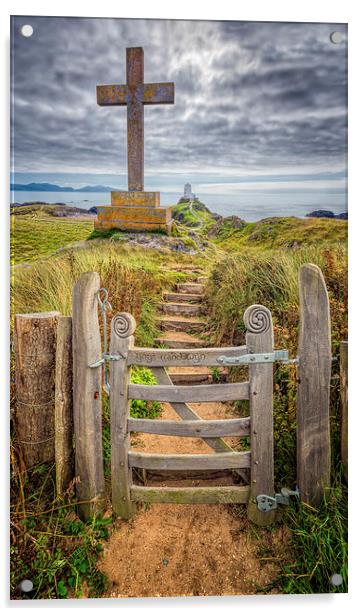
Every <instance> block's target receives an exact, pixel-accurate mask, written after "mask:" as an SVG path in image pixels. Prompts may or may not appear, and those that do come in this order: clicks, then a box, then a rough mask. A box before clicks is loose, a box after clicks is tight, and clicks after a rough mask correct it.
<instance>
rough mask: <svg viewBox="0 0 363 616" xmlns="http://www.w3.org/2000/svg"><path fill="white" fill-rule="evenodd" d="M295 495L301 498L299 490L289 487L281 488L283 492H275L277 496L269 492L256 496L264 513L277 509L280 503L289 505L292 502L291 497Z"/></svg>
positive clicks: (258, 504)
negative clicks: (268, 493)
mask: <svg viewBox="0 0 363 616" xmlns="http://www.w3.org/2000/svg"><path fill="white" fill-rule="evenodd" d="M292 496H294V497H296V498H299V496H300V494H299V490H298V488H296V490H289V488H281V492H279V493H278V494H275V496H274V497H273V496H268V495H267V494H259V495H258V496H256V502H257V509H258V510H259V511H262V512H263V513H267V512H268V511H273V510H274V509H277V507H278V506H279V505H282V506H287V505H289V503H290V498H291V497H292Z"/></svg>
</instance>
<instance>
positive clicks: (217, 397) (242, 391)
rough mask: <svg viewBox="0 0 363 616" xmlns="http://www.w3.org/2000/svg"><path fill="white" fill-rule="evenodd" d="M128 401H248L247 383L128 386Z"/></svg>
mask: <svg viewBox="0 0 363 616" xmlns="http://www.w3.org/2000/svg"><path fill="white" fill-rule="evenodd" d="M128 398H129V400H158V401H159V402H224V401H227V400H248V399H249V382H248V381H246V382H244V383H228V384H227V385H224V384H223V385H193V386H192V387H191V386H189V385H184V386H175V385H133V384H130V385H129V390H128Z"/></svg>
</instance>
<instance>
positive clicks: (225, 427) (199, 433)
mask: <svg viewBox="0 0 363 616" xmlns="http://www.w3.org/2000/svg"><path fill="white" fill-rule="evenodd" d="M127 428H128V430H129V431H130V432H144V433H147V434H164V435H169V436H192V437H197V438H198V437H200V438H203V437H210V436H211V437H215V436H249V434H250V418H249V417H244V418H240V419H217V420H208V421H207V420H201V421H168V420H157V419H131V418H130V419H129V420H128V422H127Z"/></svg>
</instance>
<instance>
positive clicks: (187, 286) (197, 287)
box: [176, 282, 205, 295]
mask: <svg viewBox="0 0 363 616" xmlns="http://www.w3.org/2000/svg"><path fill="white" fill-rule="evenodd" d="M176 290H177V292H178V293H197V294H198V295H202V294H203V293H204V291H205V286H204V285H203V284H197V283H196V282H179V283H178V284H177V285H176Z"/></svg>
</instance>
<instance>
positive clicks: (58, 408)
mask: <svg viewBox="0 0 363 616" xmlns="http://www.w3.org/2000/svg"><path fill="white" fill-rule="evenodd" d="M54 424H55V430H54V432H55V441H54V445H55V474H56V487H57V494H58V496H61V495H62V494H64V492H65V491H66V490H67V488H68V486H69V483H70V482H71V481H72V479H73V477H74V451H73V361H72V317H58V327H57V349H56V358H55V408H54Z"/></svg>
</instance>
